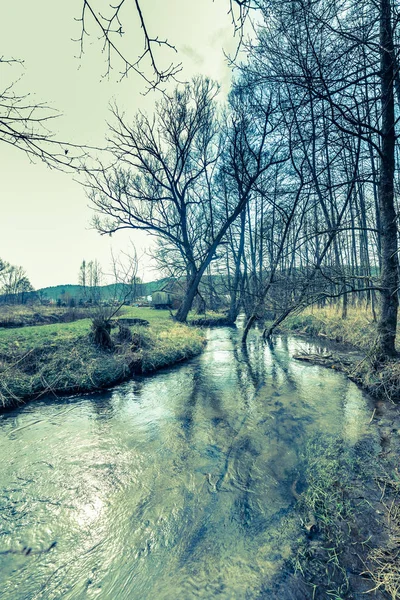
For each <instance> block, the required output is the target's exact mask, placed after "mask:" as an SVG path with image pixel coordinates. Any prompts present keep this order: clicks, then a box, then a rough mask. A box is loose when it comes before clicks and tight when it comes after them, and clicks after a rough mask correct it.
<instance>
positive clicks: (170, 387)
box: [0, 329, 370, 600]
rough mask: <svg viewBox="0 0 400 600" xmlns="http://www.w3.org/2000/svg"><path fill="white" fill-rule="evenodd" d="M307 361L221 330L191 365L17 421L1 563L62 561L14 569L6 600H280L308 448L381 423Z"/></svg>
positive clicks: (11, 421) (5, 575)
mask: <svg viewBox="0 0 400 600" xmlns="http://www.w3.org/2000/svg"><path fill="white" fill-rule="evenodd" d="M307 345H308V344H307ZM304 346H305V343H302V342H298V341H296V340H294V339H290V338H289V339H285V338H277V339H276V340H275V342H274V344H270V345H264V344H262V343H261V342H260V340H259V337H258V336H254V337H253V339H251V340H250V344H249V345H248V348H247V349H243V348H242V346H241V345H240V332H239V335H238V334H237V333H236V332H235V330H234V329H221V330H215V331H212V332H211V333H210V340H209V344H208V346H207V348H206V351H205V352H204V354H203V355H202V356H200V357H198V358H197V359H195V360H193V361H191V362H190V363H188V364H186V365H181V366H179V367H177V368H174V369H170V370H166V371H163V372H161V373H158V374H156V375H154V376H151V377H148V378H142V379H140V380H138V381H132V382H128V383H125V384H123V385H121V386H119V387H118V388H117V389H115V390H113V391H112V392H107V393H105V394H101V395H93V396H86V397H82V398H74V399H71V400H70V406H68V405H66V404H65V403H62V404H57V403H50V402H47V403H46V402H40V403H36V404H31V405H29V406H27V407H26V408H25V409H24V410H20V411H16V412H14V413H9V414H7V415H3V416H2V417H1V418H0V450H1V451H2V455H3V456H7V457H8V460H7V461H4V462H3V464H2V468H1V474H0V477H1V489H2V492H1V494H2V497H1V510H0V551H6V550H18V549H21V548H22V547H23V546H29V547H32V548H33V549H35V550H40V549H45V548H47V547H48V546H49V544H50V543H52V542H53V541H57V546H56V548H55V549H54V550H52V551H51V552H49V553H48V554H32V555H31V556H24V555H22V554H15V553H14V554H1V555H0V569H1V571H0V572H1V575H0V580H1V589H2V595H1V597H2V598H4V599H5V600H25V599H28V598H29V600H31V599H37V600H53V599H54V600H56V599H61V598H62V599H67V600H68V599H71V600H72V599H73V600H80V599H83V598H85V599H86V598H101V600H114V599H116V598H118V600H128V599H132V598H137V599H141V600H142V599H146V598H153V597H155V598H157V599H164V598H165V599H172V598H173V599H175V598H183V599H186V598H188V599H190V598H195V597H196V598H198V597H199V598H205V599H206V598H207V599H208V598H212V597H214V596H219V597H221V598H249V599H252V598H261V597H268V589H269V585H270V583H271V581H272V580H273V578H274V576H275V574H276V573H278V572H279V570H280V568H281V567H282V565H283V564H284V560H285V559H286V558H288V557H289V556H290V552H291V546H292V539H293V538H294V537H295V536H296V535H298V530H297V529H296V528H297V527H298V520H297V519H296V516H295V510H296V503H295V498H294V497H293V493H292V492H291V488H292V484H293V481H294V480H295V479H298V478H300V481H301V474H302V469H304V452H303V450H304V446H305V444H306V443H307V440H308V439H309V438H311V437H317V438H318V437H321V438H323V439H328V438H331V437H333V438H343V439H344V440H345V442H346V443H347V444H349V445H351V444H354V443H355V442H356V441H357V440H358V439H360V437H362V436H363V435H364V433H365V431H366V427H367V423H368V420H369V414H370V409H369V401H368V399H367V398H366V397H365V396H363V394H362V393H361V392H360V390H358V389H357V388H356V387H355V386H354V385H353V384H352V383H351V382H349V381H348V380H346V379H345V378H344V376H342V375H341V374H338V373H336V372H330V371H329V370H326V369H322V368H320V367H313V366H310V365H304V364H301V363H296V362H295V361H293V360H292V359H291V356H292V354H294V353H295V352H298V351H299V350H301V349H302V347H304ZM312 350H314V351H316V350H315V349H312ZM303 484H305V482H303Z"/></svg>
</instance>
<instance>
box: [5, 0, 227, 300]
mask: <svg viewBox="0 0 400 600" xmlns="http://www.w3.org/2000/svg"><path fill="white" fill-rule="evenodd" d="M100 1H101V0H95V2H96V3H99V2H100ZM81 4H82V2H81V0H40V2H33V1H32V0H13V1H12V2H8V3H7V6H6V8H5V9H4V11H3V18H2V20H1V22H0V40H1V49H0V56H3V57H4V58H9V57H12V58H19V59H23V60H24V61H25V64H24V68H23V69H18V68H16V67H9V69H8V71H7V73H9V74H11V73H13V71H11V69H15V79H17V78H18V77H20V75H21V74H22V78H21V80H20V81H19V82H18V84H17V86H18V87H17V89H18V91H19V93H21V94H24V93H27V92H29V93H30V94H31V95H32V99H34V100H37V101H40V102H46V103H47V104H49V105H51V106H52V107H54V108H56V109H57V110H59V111H60V112H61V113H62V117H60V119H58V120H57V122H56V123H54V126H55V127H56V128H57V134H58V136H59V137H62V139H64V140H66V141H70V142H74V143H82V144H88V145H101V144H102V142H103V139H104V135H105V132H106V123H105V122H106V119H108V118H109V111H108V106H109V103H110V101H114V100H115V101H116V102H117V104H118V105H119V106H121V107H122V108H124V109H125V111H126V114H127V115H130V114H132V116H133V115H134V114H135V112H136V110H137V109H138V108H141V109H148V110H151V107H152V104H153V102H154V100H155V99H157V95H155V94H154V93H152V94H150V95H148V96H143V95H142V93H143V91H144V85H145V84H144V82H143V81H142V79H141V78H140V77H138V76H136V75H134V74H132V75H130V76H129V78H128V79H124V80H123V81H122V82H120V83H119V82H118V75H117V73H115V75H112V76H111V79H108V80H107V79H104V78H102V76H103V75H104V73H105V70H106V66H105V62H104V56H103V55H102V54H101V46H100V45H99V43H98V42H97V41H96V36H95V35H93V36H92V37H91V38H89V40H88V41H87V42H86V53H85V55H84V56H83V58H82V59H81V60H79V59H78V58H76V57H77V55H78V54H79V45H78V44H77V43H76V42H73V41H72V39H73V38H77V37H78V36H79V34H80V26H79V24H78V23H77V22H75V21H74V18H76V17H79V14H80V7H81ZM228 4H229V3H228V1H227V0H215V1H213V0H201V1H199V0H145V2H143V8H144V10H145V17H146V21H147V24H148V27H149V28H150V33H151V35H154V36H156V35H159V37H160V38H168V40H169V41H170V42H171V43H173V44H174V45H175V46H176V47H177V49H178V51H179V54H178V55H173V54H172V53H171V58H170V60H178V61H181V62H182V63H183V67H184V69H183V71H182V73H181V78H182V80H188V79H190V78H191V77H192V76H193V75H194V74H198V73H201V74H204V75H208V76H210V77H212V78H214V79H216V80H217V81H219V82H220V84H221V85H222V90H223V93H226V92H227V91H228V90H229V84H230V76H231V74H230V70H229V68H228V66H227V65H226V61H225V58H224V54H223V49H224V50H225V51H228V52H229V51H232V50H233V49H234V47H235V43H236V42H235V40H234V39H233V29H232V24H231V21H230V17H229V15H228V14H227V10H228ZM5 16H6V18H5ZM128 34H129V35H128ZM139 36H140V31H139V29H138V27H137V24H136V23H132V27H131V29H130V30H128V29H127V33H126V34H125V37H124V42H125V43H126V44H128V43H129V44H131V43H132V44H134V43H137V42H140V41H141V38H140V37H139ZM140 49H141V45H140V43H139V45H138V46H137V50H136V54H137V53H138V52H139V51H140ZM116 66H117V65H116ZM2 71H3V72H0V77H1V78H3V77H4V69H2ZM13 78H14V77H13ZM9 81H11V78H10V79H7V82H9ZM1 83H2V87H4V83H5V82H4V81H3V80H2V81H1ZM0 164H1V167H0V168H1V181H0V186H1V187H0V207H1V213H0V257H1V258H2V259H3V260H6V261H8V262H10V263H12V264H16V265H22V266H23V267H24V268H25V269H26V271H27V274H28V277H29V278H30V280H31V282H32V284H33V286H34V287H35V288H36V289H38V288H40V287H45V286H48V285H58V284H67V283H77V278H78V270H79V265H80V264H81V262H82V260H83V259H84V258H85V259H86V260H87V261H88V260H90V259H96V258H97V259H98V260H99V261H100V263H101V264H102V265H103V267H104V270H105V271H107V268H108V266H109V264H110V250H111V248H112V249H113V252H114V253H115V254H117V253H118V251H119V250H121V249H122V250H124V248H127V247H128V245H129V240H130V239H131V240H132V241H133V242H134V243H135V245H136V247H137V250H138V253H139V254H142V253H143V252H144V251H145V249H146V248H149V246H150V241H149V239H148V238H147V237H146V236H145V234H143V233H139V232H135V231H132V232H131V233H130V232H129V233H128V232H126V231H121V232H117V233H116V234H115V235H114V236H113V237H112V238H110V237H102V236H100V235H99V234H98V233H97V232H96V231H94V230H91V228H90V227H91V226H90V221H91V217H92V214H93V213H92V211H91V210H90V208H89V207H88V201H87V199H86V196H85V193H84V191H83V189H82V187H81V186H80V185H79V184H78V183H76V182H74V180H73V176H72V175H68V174H64V173H60V172H57V171H55V170H50V169H49V168H48V167H46V166H45V165H43V164H40V163H39V162H36V163H35V164H32V163H31V162H30V160H29V159H28V157H27V156H26V155H25V154H24V153H23V152H21V151H19V150H17V149H15V148H13V147H11V146H9V145H7V144H4V143H1V141H0ZM139 274H140V275H141V276H143V277H144V279H145V280H146V281H149V280H152V279H156V278H157V276H158V275H157V273H156V272H155V271H154V270H151V263H150V261H149V259H146V258H144V259H143V260H142V263H141V268H140V273H139Z"/></svg>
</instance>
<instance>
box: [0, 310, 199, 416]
mask: <svg viewBox="0 0 400 600" xmlns="http://www.w3.org/2000/svg"><path fill="white" fill-rule="evenodd" d="M123 317H129V318H138V319H143V320H145V321H148V323H149V324H148V326H144V325H131V326H129V325H128V326H127V325H126V324H125V326H124V327H125V330H124V335H122V336H121V332H120V331H119V330H118V328H116V329H115V330H112V333H111V336H112V339H113V345H114V347H113V350H103V349H101V348H99V347H98V346H96V344H95V343H94V342H93V339H92V336H91V320H90V319H81V320H78V321H75V322H73V323H57V324H51V325H40V326H32V327H23V328H16V329H0V410H1V409H7V408H10V407H13V406H16V405H19V404H22V403H24V402H26V401H27V400H33V399H37V398H40V397H42V396H43V395H46V394H53V395H57V396H59V395H66V394H73V393H77V392H92V391H96V390H101V389H105V388H107V387H110V386H112V385H115V384H117V383H120V382H121V381H124V380H125V379H127V378H129V377H131V376H132V375H133V374H135V373H149V372H151V371H155V370H157V369H160V368H162V367H166V366H170V365H173V364H175V363H178V362H181V361H183V360H186V359H189V358H191V357H193V356H196V355H197V354H199V353H200V352H201V351H202V349H203V347H204V343H205V337H204V334H203V332H202V331H201V330H199V329H196V328H193V327H188V326H186V325H181V324H179V323H175V322H174V321H173V320H172V319H171V318H170V314H169V312H168V311H155V310H151V309H143V308H138V309H133V308H129V310H127V311H125V313H124V315H123ZM126 327H127V328H128V329H129V333H127V330H126Z"/></svg>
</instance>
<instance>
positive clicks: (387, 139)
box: [378, 0, 399, 358]
mask: <svg viewBox="0 0 400 600" xmlns="http://www.w3.org/2000/svg"><path fill="white" fill-rule="evenodd" d="M380 42H381V43H380V52H381V111H382V131H381V138H382V146H381V155H380V180H379V190H378V195H379V212H380V221H381V231H380V236H381V252H382V271H381V287H382V291H381V312H380V316H379V321H378V354H379V355H380V356H381V357H382V358H385V357H387V356H393V355H395V354H396V350H395V341H396V326H397V311H398V304H399V301H398V266H399V262H398V255H397V224H396V212H395V206H394V168H395V117H394V95H393V75H394V68H393V57H394V49H393V34H392V23H391V10H390V0H381V15H380Z"/></svg>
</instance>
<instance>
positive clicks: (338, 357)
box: [281, 307, 400, 402]
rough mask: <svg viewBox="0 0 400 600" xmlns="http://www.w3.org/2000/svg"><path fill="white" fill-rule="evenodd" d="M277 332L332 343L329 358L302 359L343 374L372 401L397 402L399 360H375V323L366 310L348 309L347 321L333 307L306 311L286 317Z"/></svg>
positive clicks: (399, 372)
mask: <svg viewBox="0 0 400 600" xmlns="http://www.w3.org/2000/svg"><path fill="white" fill-rule="evenodd" d="M281 331H284V332H291V333H295V334H296V335H306V336H313V337H319V338H321V339H322V340H324V341H333V342H336V343H337V344H338V345H337V347H336V348H334V349H333V354H332V355H331V356H326V357H325V358H324V357H323V356H319V357H314V358H313V357H308V358H307V357H303V359H304V360H311V361H313V360H314V362H316V363H318V364H321V365H322V366H327V367H329V368H336V369H338V370H340V371H343V372H344V373H346V375H347V376H348V377H349V378H350V379H351V380H352V381H354V382H355V383H357V384H358V385H360V386H361V387H362V388H363V389H365V390H366V391H367V392H368V393H369V394H370V395H371V396H373V397H374V398H377V399H384V400H389V401H390V402H398V401H400V361H399V360H398V359H392V360H387V361H386V362H384V363H378V362H377V361H376V359H375V347H376V339H377V331H376V323H375V322H374V319H373V315H372V313H371V312H370V311H369V310H367V309H365V308H362V307H357V308H349V311H348V316H347V318H346V319H342V317H341V313H340V312H339V311H337V310H336V309H335V308H333V307H328V308H323V309H318V308H310V309H307V310H305V311H304V312H302V313H300V314H296V315H292V316H290V317H289V318H288V319H287V320H286V321H285V322H284V323H283V324H282V326H281ZM296 358H298V359H301V358H302V357H296ZM324 363H325V364H324Z"/></svg>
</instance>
